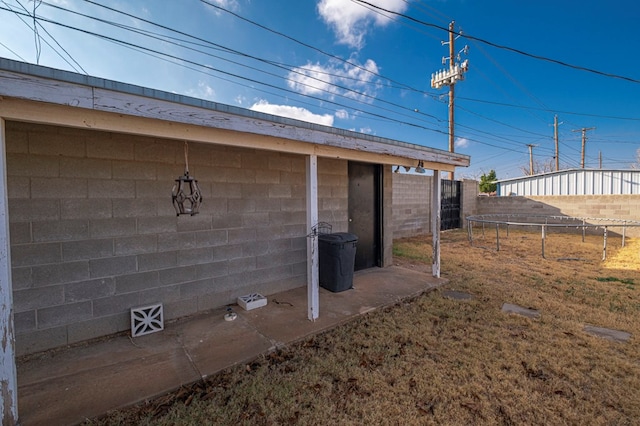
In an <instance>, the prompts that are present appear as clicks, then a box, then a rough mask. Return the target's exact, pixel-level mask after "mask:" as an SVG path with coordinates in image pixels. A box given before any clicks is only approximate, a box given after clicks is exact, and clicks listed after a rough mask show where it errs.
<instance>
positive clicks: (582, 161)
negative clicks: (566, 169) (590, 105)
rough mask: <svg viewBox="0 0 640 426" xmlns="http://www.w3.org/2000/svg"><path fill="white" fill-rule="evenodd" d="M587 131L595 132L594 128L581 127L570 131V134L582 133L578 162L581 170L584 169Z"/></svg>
mask: <svg viewBox="0 0 640 426" xmlns="http://www.w3.org/2000/svg"><path fill="white" fill-rule="evenodd" d="M589 130H595V127H583V128H582V129H577V130H572V132H582V157H581V160H580V168H581V169H584V148H585V145H586V144H587V132H588V131H589Z"/></svg>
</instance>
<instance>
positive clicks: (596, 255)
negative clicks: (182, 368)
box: [86, 231, 640, 425]
mask: <svg viewBox="0 0 640 426" xmlns="http://www.w3.org/2000/svg"><path fill="white" fill-rule="evenodd" d="M608 244H609V247H608V252H607V260H606V261H604V262H603V261H602V238H601V237H597V236H593V237H587V240H586V242H584V243H583V242H582V241H581V237H580V236H579V235H567V234H551V235H549V236H548V240H547V242H546V247H545V251H546V253H545V254H546V258H542V256H541V253H540V249H541V241H540V236H539V235H537V234H534V233H530V232H515V231H512V232H511V233H510V235H509V237H508V238H506V237H505V238H503V239H501V249H500V251H495V250H494V249H490V248H489V247H495V241H494V240H493V239H492V237H489V236H487V237H485V239H484V240H483V239H482V238H480V239H478V240H477V241H476V242H475V243H474V245H475V247H472V246H470V244H469V242H468V240H467V234H466V232H464V231H454V232H446V233H443V236H442V275H443V277H444V278H447V279H448V280H449V282H448V284H447V285H446V286H445V287H444V288H440V289H438V290H436V291H433V292H430V293H427V294H424V295H422V296H420V297H417V298H415V299H412V300H405V301H402V302H398V303H397V304H396V305H394V306H391V307H388V308H385V309H383V310H379V311H376V312H372V313H369V314H367V315H365V316H362V317H360V318H358V319H357V320H354V321H353V322H351V323H348V324H345V325H342V326H340V327H337V328H336V329H334V330H331V331H328V332H325V333H323V334H320V335H317V336H314V337H312V338H309V339H307V340H306V341H303V342H300V343H297V344H294V345H291V346H289V347H287V348H284V349H282V350H280V351H277V352H274V353H271V354H269V355H267V356H263V357H261V358H259V359H256V360H255V361H254V362H252V363H249V364H246V365H241V366H237V367H235V368H232V369H228V370H226V371H223V372H221V373H220V374H218V375H216V376H214V377H210V378H208V379H207V380H206V381H202V382H198V383H195V384H193V385H191V386H187V387H184V388H181V389H179V390H178V391H177V392H174V393H171V394H169V395H165V396H163V397H161V398H158V399H156V400H154V401H148V402H147V403H146V404H140V405H137V406H135V407H131V408H129V409H126V410H122V411H117V412H112V413H109V414H108V415H107V416H106V417H104V418H101V419H93V420H87V422H86V424H92V425H93V424H143V425H144V424H149V425H151V424H154V425H155V424H162V425H170V424H171V425H173V424H181V425H182V424H194V425H195V424H216V425H238V424H240V425H280V424H305V425H306V424H310V425H316V424H345V425H364V424H367V425H368V424H383V425H384V424H389V425H395V424H416V425H429V424H434V425H435V424H438V425H440V424H456V425H458V424H460V425H461V424H483V425H485V424H488V425H510V424H576V425H578V424H579V425H583V424H590V425H612V424H615V425H638V424H640V399H639V398H638V396H637V392H638V390H640V343H639V340H638V336H639V335H640V334H639V333H640V324H639V322H638V317H639V314H640V295H639V291H640V288H639V287H640V243H639V242H638V241H637V240H627V244H626V245H625V247H624V248H623V247H621V244H620V241H619V239H615V238H610V240H609V243H608ZM480 245H481V246H484V247H487V248H479V247H477V246H480ZM394 254H395V259H394V263H395V264H397V265H399V266H402V267H406V268H411V269H414V270H421V271H424V272H426V273H431V264H430V263H431V258H430V257H431V246H430V239H429V238H428V237H421V238H412V239H405V240H398V241H396V243H395V244H394ZM447 290H455V291H459V292H464V293H466V294H469V295H470V296H472V298H471V299H468V300H456V299H452V298H449V297H444V294H445V292H446V291H447ZM504 303H510V304H515V305H518V306H521V307H524V308H529V309H534V310H537V311H538V312H539V313H540V316H539V318H537V319H531V318H527V317H523V316H519V315H514V314H509V313H504V312H502V310H501V307H502V306H503V304H504ZM588 325H593V326H597V327H606V328H611V329H616V330H622V331H626V332H628V333H630V334H631V338H630V339H629V341H628V342H618V341H611V340H608V339H604V338H599V337H595V336H593V335H591V334H589V333H587V332H586V331H585V326H588Z"/></svg>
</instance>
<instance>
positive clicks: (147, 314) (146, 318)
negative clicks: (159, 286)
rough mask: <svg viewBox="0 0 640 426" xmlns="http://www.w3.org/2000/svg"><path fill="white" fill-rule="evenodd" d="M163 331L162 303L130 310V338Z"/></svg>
mask: <svg viewBox="0 0 640 426" xmlns="http://www.w3.org/2000/svg"><path fill="white" fill-rule="evenodd" d="M162 330H164V313H163V308H162V303H158V304H155V305H149V306H143V307H140V308H132V309H131V337H138V336H143V335H145V334H150V333H155V332H156V331H162Z"/></svg>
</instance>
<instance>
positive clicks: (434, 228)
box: [431, 170, 442, 278]
mask: <svg viewBox="0 0 640 426" xmlns="http://www.w3.org/2000/svg"><path fill="white" fill-rule="evenodd" d="M431 183H432V186H431V235H432V236H433V263H432V266H431V268H432V275H433V276H434V277H437V278H440V198H441V194H442V179H441V178H440V170H434V171H433V179H432V182H431Z"/></svg>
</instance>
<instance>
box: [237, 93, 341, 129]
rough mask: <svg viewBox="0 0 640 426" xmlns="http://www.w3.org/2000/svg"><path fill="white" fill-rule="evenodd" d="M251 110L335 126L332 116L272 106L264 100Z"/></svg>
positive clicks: (296, 108)
mask: <svg viewBox="0 0 640 426" xmlns="http://www.w3.org/2000/svg"><path fill="white" fill-rule="evenodd" d="M249 109H250V110H253V111H259V112H264V113H267V114H273V115H279V116H281V117H288V118H294V119H296V120H302V121H307V122H309V123H315V124H321V125H323V126H333V116H332V115H331V114H323V115H320V114H314V113H312V112H311V111H309V110H308V109H304V108H300V107H292V106H289V105H275V104H270V103H269V102H267V101H265V100H264V99H261V100H259V101H258V102H256V103H255V104H253V105H252V106H251V107H250V108H249Z"/></svg>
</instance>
